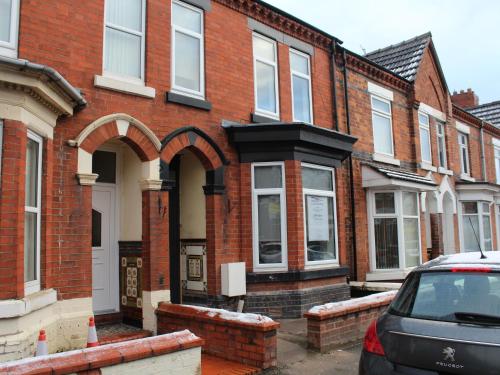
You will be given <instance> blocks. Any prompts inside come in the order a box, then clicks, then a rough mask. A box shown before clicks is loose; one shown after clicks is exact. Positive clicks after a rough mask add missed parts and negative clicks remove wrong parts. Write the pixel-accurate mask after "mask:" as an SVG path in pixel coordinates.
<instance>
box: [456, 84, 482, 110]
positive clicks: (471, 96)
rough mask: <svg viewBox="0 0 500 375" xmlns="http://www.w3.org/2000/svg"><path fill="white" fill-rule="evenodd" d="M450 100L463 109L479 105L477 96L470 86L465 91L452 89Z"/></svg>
mask: <svg viewBox="0 0 500 375" xmlns="http://www.w3.org/2000/svg"><path fill="white" fill-rule="evenodd" d="M451 101H452V102H453V104H455V105H458V106H459V107H461V108H463V109H469V108H474V107H477V106H478V105H479V97H478V96H477V95H476V94H475V93H474V91H472V89H470V88H469V89H467V91H464V90H460V92H456V91H453V94H452V95H451Z"/></svg>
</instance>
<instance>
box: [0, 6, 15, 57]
mask: <svg viewBox="0 0 500 375" xmlns="http://www.w3.org/2000/svg"><path fill="white" fill-rule="evenodd" d="M18 33H19V0H0V55H3V56H8V57H17V39H18Z"/></svg>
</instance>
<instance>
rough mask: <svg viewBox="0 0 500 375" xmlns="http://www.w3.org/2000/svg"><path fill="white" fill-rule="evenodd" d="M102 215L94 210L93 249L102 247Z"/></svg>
mask: <svg viewBox="0 0 500 375" xmlns="http://www.w3.org/2000/svg"><path fill="white" fill-rule="evenodd" d="M101 235H102V214H101V213H100V212H99V211H96V210H94V209H92V247H100V246H101Z"/></svg>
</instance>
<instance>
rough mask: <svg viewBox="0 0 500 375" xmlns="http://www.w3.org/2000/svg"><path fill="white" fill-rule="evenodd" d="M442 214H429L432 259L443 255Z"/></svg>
mask: <svg viewBox="0 0 500 375" xmlns="http://www.w3.org/2000/svg"><path fill="white" fill-rule="evenodd" d="M442 215H443V214H430V218H431V242H432V254H431V256H432V259H434V258H437V257H438V256H440V255H443V254H444V251H443V248H444V246H443V220H442Z"/></svg>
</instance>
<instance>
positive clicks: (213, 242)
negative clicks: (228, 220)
mask: <svg viewBox="0 0 500 375" xmlns="http://www.w3.org/2000/svg"><path fill="white" fill-rule="evenodd" d="M223 198H224V197H223V195H221V194H211V193H207V192H206V199H205V202H206V221H207V224H206V225H207V284H208V285H207V292H208V295H210V296H217V295H220V293H221V285H220V283H221V274H220V266H221V263H222V257H223V250H224V238H223V229H224V228H223V227H224V215H223V212H224V211H223V207H224V201H223Z"/></svg>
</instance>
